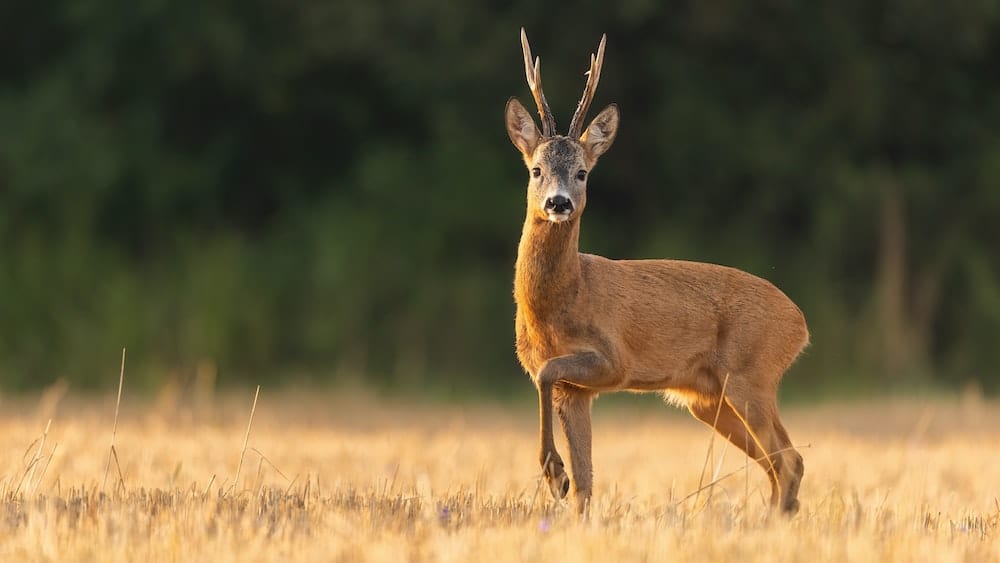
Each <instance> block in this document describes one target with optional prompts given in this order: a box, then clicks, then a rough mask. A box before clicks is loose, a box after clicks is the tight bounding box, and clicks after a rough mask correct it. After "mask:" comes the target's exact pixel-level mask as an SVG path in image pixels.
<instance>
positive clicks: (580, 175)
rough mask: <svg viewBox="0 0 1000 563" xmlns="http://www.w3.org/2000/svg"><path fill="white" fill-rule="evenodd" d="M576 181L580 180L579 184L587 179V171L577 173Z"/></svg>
mask: <svg viewBox="0 0 1000 563" xmlns="http://www.w3.org/2000/svg"><path fill="white" fill-rule="evenodd" d="M576 179H577V180H580V181H581V182H582V181H584V180H586V179H587V171H586V170H581V171H579V172H577V173H576Z"/></svg>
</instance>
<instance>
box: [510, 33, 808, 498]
mask: <svg viewBox="0 0 1000 563" xmlns="http://www.w3.org/2000/svg"><path fill="white" fill-rule="evenodd" d="M605 42H606V37H602V38H601V43H600V47H599V48H598V51H597V55H596V57H595V56H594V55H591V60H590V71H589V72H588V73H587V75H588V77H587V84H586V86H585V88H584V92H583V97H582V99H581V100H580V103H579V105H578V106H577V108H576V113H575V114H574V115H573V119H572V121H571V122H570V126H569V132H568V134H567V135H559V134H558V133H557V132H556V125H555V120H554V118H553V116H552V112H551V111H550V110H549V105H548V102H547V101H546V99H545V95H544V93H543V92H542V80H541V73H540V71H539V66H540V60H539V59H535V60H534V62H532V57H531V49H530V47H529V46H528V39H527V37H526V36H525V34H524V29H523V28H522V29H521V46H522V49H523V51H524V67H525V74H526V76H527V79H528V85H529V87H530V88H531V93H532V95H533V97H534V98H535V103H536V105H537V106H538V111H539V114H540V115H541V120H542V131H541V132H539V130H538V127H537V126H536V125H535V122H534V120H533V119H532V117H531V115H530V114H529V113H528V111H527V110H526V109H525V108H524V106H523V105H521V103H520V102H518V101H517V100H516V99H515V98H511V99H510V100H509V101H508V102H507V108H506V125H507V133H508V134H509V135H510V139H511V141H513V143H514V146H516V147H517V148H518V150H520V151H521V154H522V155H523V156H524V162H525V164H526V165H527V167H528V170H529V179H528V209H527V217H526V218H525V220H524V228H523V230H522V232H521V242H520V244H519V246H518V252H517V265H516V267H515V279H514V298H515V301H516V302H517V317H516V323H515V324H516V336H517V356H518V359H519V360H520V361H521V364H522V365H523V366H524V368H525V369H526V370H527V371H528V373H529V374H530V375H531V378H532V379H533V380H534V383H535V385H536V386H537V388H538V400H539V411H540V419H541V420H540V423H541V430H540V434H541V452H540V453H539V461H540V462H541V464H542V468H543V474H544V476H545V478H546V480H547V482H548V485H549V488H550V490H551V491H552V494H553V496H554V497H555V498H557V499H558V498H562V497H565V496H566V494H567V493H568V492H569V485H570V480H569V478H568V477H567V476H566V472H565V469H564V466H563V460H562V458H561V457H560V455H559V453H558V452H557V451H556V448H555V443H554V441H553V438H552V411H553V408H555V410H556V412H557V413H558V415H559V419H560V421H561V422H562V427H563V430H564V431H565V433H566V439H567V441H568V443H569V450H570V462H571V464H572V473H573V489H574V491H575V495H576V503H577V510H578V511H579V512H580V513H581V514H583V513H585V512H587V511H588V508H589V503H590V497H591V492H592V469H591V422H590V410H591V401H592V400H593V399H594V397H596V396H597V394H598V393H601V392H604V391H618V390H629V391H662V392H664V395H665V396H666V398H668V399H670V400H671V401H673V402H676V403H680V404H682V405H684V406H686V407H687V408H688V409H689V410H690V411H691V414H692V415H694V417H695V418H697V419H698V420H701V421H702V422H705V423H706V424H708V425H710V426H713V427H714V428H715V429H716V430H717V431H718V432H719V433H720V434H722V435H723V436H724V437H726V438H727V439H728V440H729V441H731V442H732V443H733V444H735V445H736V446H738V447H739V448H740V449H741V450H743V451H744V452H746V454H747V455H748V456H750V457H751V458H753V459H756V460H758V462H759V463H760V465H761V466H762V467H763V468H764V470H765V471H766V472H767V474H768V476H769V478H770V481H771V506H772V507H780V508H781V510H782V511H784V512H787V513H795V512H796V511H797V510H798V507H799V502H798V500H797V498H796V497H797V495H798V489H799V482H800V481H801V479H802V473H803V465H802V456H800V455H799V453H798V452H797V451H795V449H794V448H793V447H792V443H791V441H790V440H789V438H788V433H787V432H786V431H785V428H784V426H782V424H781V421H780V420H779V419H778V410H777V398H776V393H777V386H778V381H779V380H780V379H781V376H782V375H783V374H784V372H785V370H786V369H788V367H789V366H790V365H791V363H792V362H793V361H794V360H795V358H796V357H797V356H798V355H799V352H801V350H802V349H803V348H804V347H805V346H806V344H807V343H808V341H809V332H808V330H807V328H806V322H805V318H804V317H803V315H802V312H801V311H800V310H799V308H798V307H797V306H796V305H795V304H794V303H793V302H792V301H791V300H790V299H789V298H788V297H787V296H785V294H784V293H782V292H781V290H779V289H778V288H777V287H775V286H774V285H772V284H771V283H770V282H768V281H765V280H763V279H761V278H758V277H756V276H753V275H751V274H748V273H746V272H743V271H740V270H736V269H733V268H728V267H725V266H718V265H715V264H704V263H698V262H687V261H681V260H609V259H607V258H602V257H600V256H594V255H592V254H582V253H580V252H579V235H580V216H581V214H582V213H583V210H584V208H585V206H586V203H587V194H586V186H587V177H588V175H589V174H590V172H591V171H592V170H593V169H594V165H595V164H596V163H597V159H598V158H599V157H600V156H601V155H602V154H604V152H605V151H607V150H608V148H609V147H610V146H611V143H612V142H614V140H615V135H616V133H617V132H618V122H619V113H618V107H617V106H615V105H613V104H612V105H609V106H608V107H606V108H604V110H602V111H601V112H600V113H599V114H597V117H595V118H594V120H593V121H591V122H590V124H589V125H588V126H587V127H586V129H584V128H583V120H584V118H585V117H586V113H587V109H588V107H589V106H590V103H591V101H592V100H593V97H594V91H595V89H596V88H597V82H598V80H599V79H600V76H601V65H602V63H603V61H604V46H605ZM716 416H718V419H717V420H716Z"/></svg>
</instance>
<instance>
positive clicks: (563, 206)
mask: <svg viewBox="0 0 1000 563" xmlns="http://www.w3.org/2000/svg"><path fill="white" fill-rule="evenodd" d="M545 210H546V211H551V212H553V213H570V212H572V211H573V202H572V201H571V200H570V199H569V198H568V197H566V196H564V195H555V196H552V197H549V198H545Z"/></svg>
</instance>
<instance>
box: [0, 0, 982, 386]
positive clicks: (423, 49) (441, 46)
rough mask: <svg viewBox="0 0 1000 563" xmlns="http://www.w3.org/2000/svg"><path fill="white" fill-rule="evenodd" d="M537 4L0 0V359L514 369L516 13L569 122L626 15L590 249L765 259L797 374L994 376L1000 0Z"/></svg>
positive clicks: (93, 374) (340, 369) (10, 362)
mask: <svg viewBox="0 0 1000 563" xmlns="http://www.w3.org/2000/svg"><path fill="white" fill-rule="evenodd" d="M520 4H521V5H514V6H510V7H499V6H498V5H490V4H486V3H483V4H481V5H475V4H473V3H459V4H456V3H454V2H442V1H441V0H418V1H416V2H382V3H371V2H368V3H365V2H353V3H352V2H333V3H329V2H317V1H313V0H306V1H305V2H297V3H287V2H268V1H261V0H256V1H251V2H239V3H237V2H226V1H219V2H208V3H205V2H193V1H190V0H177V1H172V2H165V1H162V0H141V1H138V2H122V1H114V0H104V1H96V0H77V1H74V2H62V1H54V2H47V3H35V4H31V3H8V5H4V6H2V7H0V20H2V21H4V22H8V26H7V28H8V29H7V30H6V31H5V33H4V37H2V38H0V127H2V134H0V255H2V256H3V261H2V263H0V327H2V329H0V335H2V337H0V384H2V385H3V386H4V387H7V388H24V387H29V386H37V385H44V384H46V383H48V382H50V381H51V380H53V379H55V378H57V377H65V378H68V379H70V380H72V381H73V382H76V383H79V384H81V385H106V384H108V382H111V381H113V379H114V377H112V376H110V375H109V374H113V373H114V372H115V371H116V369H117V363H116V362H117V350H118V348H119V347H120V346H122V345H125V346H128V347H129V349H130V365H131V366H132V370H131V372H130V373H133V374H135V376H136V377H137V378H139V379H140V380H142V381H145V382H146V383H147V384H149V385H157V384H158V383H160V382H161V381H162V380H163V379H164V378H166V377H179V378H181V379H184V378H187V377H189V376H190V373H192V372H193V370H194V366H196V365H197V364H198V363H199V362H201V361H203V360H209V361H212V362H215V363H216V364H217V365H218V366H219V367H220V370H221V375H222V377H223V379H224V380H236V379H242V378H253V379H255V380H262V379H268V378H275V379H277V378H279V377H282V376H283V375H286V374H289V373H309V374H314V376H315V377H321V378H337V377H352V376H356V374H365V375H364V377H367V378H371V379H373V380H374V381H375V382H377V383H383V384H384V383H391V382H399V383H401V384H402V383H409V384H414V385H419V384H420V383H421V382H428V381H433V382H434V384H435V385H436V386H437V387H438V388H447V387H449V386H453V387H454V388H462V389H468V388H475V387H477V386H479V385H482V388H484V389H486V388H495V387H496V386H497V385H503V384H504V383H505V382H508V381H509V382H511V384H523V380H522V378H523V376H521V375H520V374H519V368H518V367H517V365H516V362H515V360H514V357H513V346H512V340H513V337H512V332H513V329H512V316H513V304H512V298H511V294H510V289H511V278H512V269H513V267H512V266H513V260H514V254H515V251H516V244H517V237H518V236H519V231H520V223H521V220H522V218H523V212H524V211H523V205H524V200H523V188H524V184H525V172H524V171H523V169H522V168H521V164H520V162H519V158H518V156H517V154H516V152H515V150H514V149H513V148H512V147H511V146H510V145H509V142H508V140H507V138H506V135H505V133H504V130H503V124H502V117H501V116H502V109H503V104H504V101H505V100H506V98H507V97H508V96H510V95H517V96H519V97H521V98H522V99H523V100H527V99H528V95H527V89H526V87H525V85H524V83H523V70H522V67H521V59H520V47H519V45H518V42H517V32H518V28H519V27H520V26H521V25H524V26H525V27H526V28H527V29H528V31H529V34H530V35H531V37H532V41H533V46H534V49H535V51H536V52H537V53H539V54H541V55H542V58H543V59H544V61H545V65H544V67H543V68H544V72H545V83H546V91H547V93H548V96H549V99H550V102H551V103H552V105H553V109H554V110H555V113H556V121H557V123H558V124H559V125H560V126H562V127H565V125H566V123H567V120H568V117H569V115H570V113H571V111H572V108H573V104H574V103H575V101H576V99H577V97H578V95H579V93H580V89H581V88H582V85H583V79H582V77H581V75H580V73H581V72H582V71H583V70H584V69H585V67H586V62H587V61H586V55H587V53H588V51H589V50H591V49H593V48H595V47H596V44H597V40H598V38H599V37H600V33H601V32H602V31H606V32H607V33H608V36H609V46H608V53H607V59H606V68H605V72H604V74H603V77H602V84H601V87H600V89H599V91H598V96H597V100H596V101H595V104H596V105H597V106H600V105H602V104H604V103H607V102H609V101H616V102H617V103H618V104H619V106H620V107H621V109H622V114H623V125H622V132H621V135H620V136H619V139H618V141H617V143H616V146H615V147H614V148H613V149H612V150H611V151H610V152H609V154H608V155H606V156H605V158H604V160H603V162H602V163H601V165H600V167H599V168H598V170H597V171H596V173H595V175H594V176H593V180H592V182H591V184H590V195H589V200H590V205H589V206H588V208H589V210H588V213H587V217H586V219H585V226H584V229H583V230H584V234H583V237H584V241H583V245H584V248H585V250H590V251H594V252H599V253H603V254H606V255H609V256H612V257H666V256H671V257H679V258H688V259H696V260H706V261H714V262H721V263H726V264H730V265H733V266H737V267H740V268H744V269H747V270H749V271H751V272H753V273H756V274H758V275H761V276H763V277H765V278H768V279H770V280H772V281H774V282H775V283H777V284H778V285H779V286H780V287H782V288H783V289H785V290H786V292H787V293H788V294H789V295H790V296H791V297H792V298H793V299H795V300H796V301H797V302H798V303H800V305H801V306H802V308H803V310H804V311H805V313H806V316H807V318H808V319H809V321H810V326H811V327H812V332H813V343H814V344H813V346H812V347H811V348H810V350H809V352H808V353H807V355H806V356H805V357H804V358H803V360H802V361H800V363H799V365H798V366H797V367H796V370H795V374H794V377H790V378H789V383H790V384H791V385H794V386H797V388H798V389H800V390H801V389H805V390H807V389H809V388H810V387H811V386H815V387H817V388H818V387H820V386H823V387H826V388H831V387H841V386H843V384H844V382H848V384H849V385H871V384H873V383H874V384H876V385H893V386H896V385H900V384H901V383H905V382H910V381H916V380H921V381H925V382H926V381H927V380H928V379H930V380H932V381H937V382H940V383H946V384H951V383H962V382H964V381H966V380H969V379H975V380H979V381H981V382H982V383H983V384H984V385H985V386H986V387H987V388H990V387H991V386H992V387H996V386H998V385H1000V372H998V370H997V368H996V366H997V365H1000V352H998V348H997V347H996V346H995V345H993V341H994V340H995V339H996V335H997V334H998V332H1000V330H998V329H1000V297H998V295H1000V263H998V254H997V248H1000V227H998V223H997V221H996V220H995V217H997V216H998V214H1000V190H998V189H997V187H996V186H997V184H1000V136H998V134H997V132H996V124H997V123H1000V98H998V97H997V96H996V92H998V91H1000V74H998V73H997V72H996V69H997V68H998V66H1000V8H998V5H997V4H996V3H994V2H989V1H986V0H980V1H974V2H965V3H962V4H959V5H954V6H948V8H947V9H945V8H943V7H940V6H937V5H934V4H933V3H928V2H922V1H916V0H897V1H887V2H875V3H872V2H861V1H851V2H834V1H825V0H824V1H820V2H813V3H804V4H803V3H789V2H778V3H773V2H772V3H765V4H748V3H746V2H737V1H735V0H729V1H723V2H708V3H705V2H694V3H688V2H674V3H672V5H669V6H663V5H660V4H657V3H654V2H647V1H643V0H632V1H629V2H619V3H615V4H613V5H612V4H607V3H598V2H589V3H587V4H589V5H587V6H582V7H579V8H578V9H574V10H568V11H563V12H561V13H560V14H559V17H558V22H559V23H558V26H553V25H552V22H553V17H552V14H550V13H548V12H547V11H546V10H545V8H543V7H541V6H540V5H538V4H529V3H523V2H522V3H520ZM568 30H572V33H568V32H567V31H568ZM596 109H599V108H595V111H596Z"/></svg>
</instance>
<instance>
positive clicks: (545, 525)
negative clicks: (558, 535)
mask: <svg viewBox="0 0 1000 563" xmlns="http://www.w3.org/2000/svg"><path fill="white" fill-rule="evenodd" d="M551 528H552V524H551V523H550V522H549V519H548V518H542V520H541V521H540V522H539V523H538V531H539V532H541V533H543V534H545V533H548V531H549V529H551Z"/></svg>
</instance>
